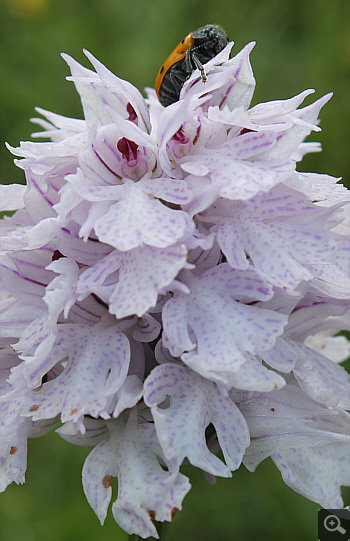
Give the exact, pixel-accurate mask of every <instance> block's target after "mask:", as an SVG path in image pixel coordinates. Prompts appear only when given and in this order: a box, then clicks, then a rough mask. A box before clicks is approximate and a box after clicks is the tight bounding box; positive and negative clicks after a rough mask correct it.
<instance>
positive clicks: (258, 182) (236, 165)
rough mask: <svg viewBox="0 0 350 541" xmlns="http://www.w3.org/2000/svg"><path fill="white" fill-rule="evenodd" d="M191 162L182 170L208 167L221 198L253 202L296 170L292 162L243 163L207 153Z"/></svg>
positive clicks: (190, 159)
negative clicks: (259, 194)
mask: <svg viewBox="0 0 350 541" xmlns="http://www.w3.org/2000/svg"><path fill="white" fill-rule="evenodd" d="M187 160H188V163H189V164H190V167H189V168H188V167H187V162H185V161H184V162H183V163H182V164H181V167H182V169H184V170H185V171H186V170H188V172H189V173H192V172H194V171H195V170H194V169H193V166H194V165H197V164H198V165H200V166H201V167H203V166H206V167H207V169H208V171H209V172H208V175H210V177H211V180H212V183H213V184H219V186H220V192H219V195H220V196H221V197H224V198H226V199H231V200H243V201H245V200H247V199H251V198H252V197H254V196H255V195H257V194H258V193H259V192H261V191H262V192H268V191H269V190H271V189H272V188H273V187H274V186H276V185H277V184H279V183H280V182H283V181H284V180H285V179H286V178H287V177H288V176H289V175H290V174H291V173H292V172H293V170H294V168H295V164H294V163H293V162H292V161H291V160H288V161H284V162H283V161H281V160H270V161H263V160H261V161H256V162H250V161H248V160H247V161H240V160H235V159H231V158H230V157H225V156H221V155H220V154H219V153H216V152H214V153H212V154H206V155H203V156H201V157H200V159H199V157H198V156H195V155H194V156H189V157H187Z"/></svg>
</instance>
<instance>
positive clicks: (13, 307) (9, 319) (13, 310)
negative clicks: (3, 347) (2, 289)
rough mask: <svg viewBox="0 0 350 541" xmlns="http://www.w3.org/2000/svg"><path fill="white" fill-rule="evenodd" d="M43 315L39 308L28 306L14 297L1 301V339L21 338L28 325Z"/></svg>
mask: <svg viewBox="0 0 350 541" xmlns="http://www.w3.org/2000/svg"><path fill="white" fill-rule="evenodd" d="M41 315H42V308H40V307H39V306H37V307H35V306H31V305H29V306H28V305H25V304H23V303H21V302H19V301H17V300H16V299H14V298H12V297H9V298H6V299H4V300H3V301H0V337H2V338H3V337H9V338H12V339H14V338H20V337H21V336H22V334H23V333H24V331H25V329H26V328H27V327H28V325H29V324H30V323H31V322H32V321H33V320H35V319H37V318H38V317H40V316H41ZM12 342H13V340H12Z"/></svg>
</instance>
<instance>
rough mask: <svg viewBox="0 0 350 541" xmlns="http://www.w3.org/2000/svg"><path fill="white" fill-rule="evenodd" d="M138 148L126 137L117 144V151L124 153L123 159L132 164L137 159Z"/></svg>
mask: <svg viewBox="0 0 350 541" xmlns="http://www.w3.org/2000/svg"><path fill="white" fill-rule="evenodd" d="M138 146H139V145H137V144H136V143H134V141H130V140H129V139H127V138H126V137H122V138H121V139H119V141H118V143H117V149H118V150H119V152H121V153H122V155H123V157H124V158H125V159H126V160H127V161H128V162H131V161H133V160H136V159H137V149H138Z"/></svg>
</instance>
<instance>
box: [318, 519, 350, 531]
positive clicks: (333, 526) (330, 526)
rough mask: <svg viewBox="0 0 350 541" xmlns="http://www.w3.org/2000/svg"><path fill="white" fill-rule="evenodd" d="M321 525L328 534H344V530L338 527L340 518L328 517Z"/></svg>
mask: <svg viewBox="0 0 350 541" xmlns="http://www.w3.org/2000/svg"><path fill="white" fill-rule="evenodd" d="M323 525H324V527H325V528H326V530H328V531H329V532H339V533H342V534H344V533H346V530H344V528H342V527H341V526H340V518H339V517H337V516H336V515H328V517H326V518H325V519H324V521H323Z"/></svg>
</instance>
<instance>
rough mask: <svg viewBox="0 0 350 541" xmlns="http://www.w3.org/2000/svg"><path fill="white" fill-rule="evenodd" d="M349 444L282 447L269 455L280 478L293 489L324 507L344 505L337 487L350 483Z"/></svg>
mask: <svg viewBox="0 0 350 541" xmlns="http://www.w3.org/2000/svg"><path fill="white" fill-rule="evenodd" d="M349 454H350V443H342V442H339V443H330V444H329V445H325V446H323V447H316V448H307V449H286V450H284V451H281V452H279V453H274V454H273V455H271V458H272V460H273V461H274V463H275V464H276V466H277V467H278V469H279V470H280V472H281V474H282V477H283V481H284V482H285V483H286V484H287V485H288V486H290V487H291V488H292V489H293V490H295V491H296V492H298V493H299V494H301V495H302V496H304V497H305V498H308V499H309V500H311V501H314V502H317V503H318V504H320V505H322V507H324V508H326V509H341V508H343V506H344V502H343V499H342V497H341V492H340V487H341V486H342V485H344V486H348V485H349V483H350V468H349Z"/></svg>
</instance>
